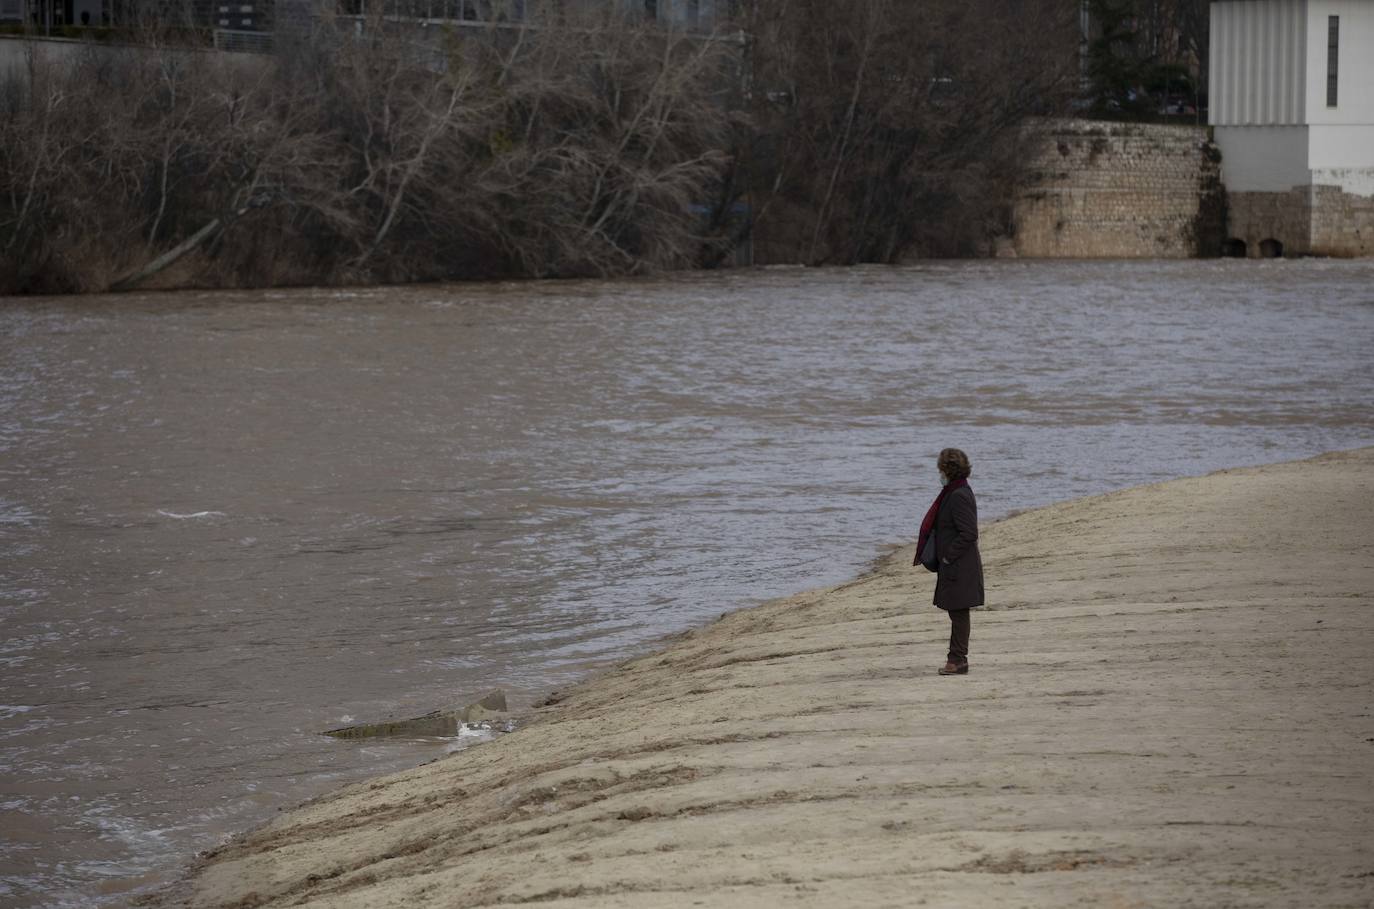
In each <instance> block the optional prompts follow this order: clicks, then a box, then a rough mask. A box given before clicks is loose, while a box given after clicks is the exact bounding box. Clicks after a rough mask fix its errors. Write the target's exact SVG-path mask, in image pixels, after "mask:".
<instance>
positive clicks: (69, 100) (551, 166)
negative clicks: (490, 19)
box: [0, 4, 738, 292]
mask: <svg viewBox="0 0 1374 909" xmlns="http://www.w3.org/2000/svg"><path fill="white" fill-rule="evenodd" d="M530 5H531V6H532V4H530ZM531 20H532V21H533V22H534V23H535V24H525V25H520V26H510V27H503V28H497V27H492V28H490V29H487V30H484V31H474V30H471V29H467V30H464V34H462V35H459V34H458V33H457V32H454V31H450V32H446V33H441V37H440V38H438V39H436V38H434V37H433V31H432V30H431V31H430V32H429V33H424V32H421V31H420V30H418V29H414V28H405V27H401V26H398V25H395V24H394V23H388V22H386V21H384V20H382V19H381V18H380V17H378V18H376V19H375V20H373V21H370V22H366V23H364V25H365V27H364V28H362V29H358V28H357V26H356V23H355V21H354V20H348V21H347V22H346V23H330V22H325V23H322V24H321V25H320V27H319V28H318V29H317V30H316V31H315V32H314V33H313V34H311V35H307V36H303V38H302V40H301V41H299V42H298V43H295V44H293V45H292V46H290V47H289V48H287V49H286V51H285V52H284V53H283V54H282V55H281V56H280V57H279V58H278V59H276V60H271V61H267V60H262V59H261V58H259V59H258V62H257V63H256V64H248V63H245V62H244V61H246V60H251V59H253V58H242V57H226V56H223V55H215V54H209V53H204V52H200V51H191V50H185V49H174V48H169V47H165V46H158V45H156V44H155V43H153V44H151V45H150V46H149V47H147V49H146V50H143V51H140V52H137V53H130V52H122V53H116V52H109V51H98V50H93V51H92V52H91V53H90V54H89V55H88V56H87V57H84V58H83V59H81V60H79V61H77V62H75V63H66V64H62V65H58V64H56V63H53V62H51V61H44V60H42V59H39V58H35V59H34V60H33V61H32V65H31V66H30V67H29V72H28V73H27V75H26V78H24V79H15V80H11V81H10V82H9V83H7V84H4V85H3V86H0V104H3V105H4V107H3V113H4V115H5V117H4V123H3V125H0V291H53V292H60V291H77V290H90V289H97V288H102V287H105V286H110V285H113V286H116V287H118V286H132V285H134V284H139V283H143V282H147V281H150V280H152V281H156V280H157V274H158V272H160V271H161V270H162V269H164V268H166V267H168V266H169V265H171V264H172V263H173V262H177V261H180V263H181V266H180V267H181V268H182V269H183V272H184V271H185V270H186V269H187V268H188V267H189V266H188V265H187V263H193V265H194V267H191V268H190V272H191V274H190V280H192V281H194V282H195V283H201V284H212V285H235V284H237V285H261V284H268V283H283V282H297V281H312V282H321V281H337V280H350V281H357V280H362V281H371V280H384V281H402V280H416V279H433V278H450V277H479V276H489V275H503V274H510V275H570V274H617V273H625V272H631V271H637V270H642V269H646V268H647V269H652V268H665V267H679V266H684V265H691V264H693V263H694V262H696V261H697V260H698V259H699V257H700V256H701V255H702V251H703V249H704V248H705V249H709V248H710V247H711V246H712V244H713V243H715V242H717V241H715V240H714V239H713V238H712V237H711V236H709V231H708V224H707V222H706V219H705V218H704V217H703V216H702V214H701V213H700V211H701V209H702V208H703V207H709V204H710V203H712V202H713V201H714V200H713V195H714V194H715V193H717V192H718V191H719V183H720V174H721V173H722V170H723V168H724V167H725V165H726V163H727V156H726V154H725V153H724V152H723V151H722V148H723V145H724V142H725V139H726V136H727V133H728V131H729V126H730V122H731V114H730V108H729V106H728V105H727V104H725V103H722V100H721V97H720V96H721V94H722V92H723V91H726V90H728V88H729V87H730V85H731V84H732V83H731V82H730V81H729V80H730V78H731V77H732V72H733V69H732V68H733V67H734V66H735V65H736V58H737V53H738V47H737V46H736V45H732V44H730V43H728V42H723V41H718V40H713V39H710V38H706V37H703V36H688V35H685V34H682V33H678V32H673V31H671V30H663V29H655V28H652V27H649V26H646V25H645V24H643V23H640V22H636V21H632V20H628V19H625V18H621V17H617V16H614V15H611V14H609V13H605V14H600V15H597V16H594V17H588V18H582V19H576V20H569V19H566V18H565V19H564V21H563V22H562V23H561V24H560V27H558V28H549V27H542V25H541V24H540V23H545V24H546V23H547V20H541V19H540V18H539V17H538V16H532V17H531ZM359 31H361V36H359ZM178 278H179V280H185V279H186V278H187V276H186V275H185V274H184V273H183V274H181V275H179V276H178Z"/></svg>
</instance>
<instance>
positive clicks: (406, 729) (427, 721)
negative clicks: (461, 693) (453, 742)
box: [323, 689, 507, 739]
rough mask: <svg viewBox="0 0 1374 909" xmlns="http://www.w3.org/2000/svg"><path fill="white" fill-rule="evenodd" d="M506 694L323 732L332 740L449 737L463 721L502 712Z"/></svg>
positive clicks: (469, 721) (494, 693) (493, 694)
mask: <svg viewBox="0 0 1374 909" xmlns="http://www.w3.org/2000/svg"><path fill="white" fill-rule="evenodd" d="M506 709H507V708H506V693H505V692H504V691H501V690H499V689H498V690H496V691H493V692H491V693H490V694H488V695H487V696H486V697H484V698H482V699H481V700H480V701H474V702H473V703H471V704H468V705H467V706H466V707H462V708H458V709H455V710H435V711H433V712H431V713H426V714H425V715H424V716H417V717H411V718H410V719H405V720H391V721H389V722H384V723H362V724H360V725H357V726H343V727H340V728H338V729H329V730H326V731H325V732H324V733H323V734H324V735H330V736H333V737H334V738H336V739H363V738H377V737H382V736H414V735H435V736H453V735H457V734H458V729H459V727H460V726H462V725H464V724H471V723H476V722H479V721H482V720H488V719H491V718H492V717H493V716H495V715H497V714H502V713H505V712H506Z"/></svg>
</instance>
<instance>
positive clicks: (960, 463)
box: [935, 448, 973, 481]
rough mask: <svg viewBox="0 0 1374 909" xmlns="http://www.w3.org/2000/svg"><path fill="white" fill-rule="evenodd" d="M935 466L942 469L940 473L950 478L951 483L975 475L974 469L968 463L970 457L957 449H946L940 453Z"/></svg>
mask: <svg viewBox="0 0 1374 909" xmlns="http://www.w3.org/2000/svg"><path fill="white" fill-rule="evenodd" d="M935 465H936V466H937V467H939V468H940V473H942V474H944V475H945V476H947V477H949V478H950V480H951V481H953V480H963V479H966V478H967V477H968V475H969V474H971V473H973V468H972V467H970V466H969V463H968V455H966V454H964V453H963V452H962V451H960V450H959V449H957V448H946V449H945V450H944V451H942V452H940V457H939V459H938V460H937V461H936V462H935Z"/></svg>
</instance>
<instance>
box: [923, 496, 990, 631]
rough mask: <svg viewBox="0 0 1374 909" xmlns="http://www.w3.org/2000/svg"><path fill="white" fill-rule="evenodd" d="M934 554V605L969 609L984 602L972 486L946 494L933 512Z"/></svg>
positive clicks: (981, 564)
mask: <svg viewBox="0 0 1374 909" xmlns="http://www.w3.org/2000/svg"><path fill="white" fill-rule="evenodd" d="M935 554H936V555H937V556H939V558H940V571H939V574H938V575H937V577H936V581H935V605H936V606H939V607H940V608H941V609H946V610H949V609H972V608H973V607H975V606H982V605H983V557H982V556H980V555H979V554H978V503H977V501H976V500H975V499H974V498H973V490H972V489H970V488H968V487H967V486H961V487H959V488H958V489H956V490H954V491H953V492H951V493H950V494H949V495H948V496H946V497H945V501H944V502H943V503H941V505H940V511H939V513H938V514H936V516H935Z"/></svg>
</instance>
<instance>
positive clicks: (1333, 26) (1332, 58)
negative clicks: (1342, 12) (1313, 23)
mask: <svg viewBox="0 0 1374 909" xmlns="http://www.w3.org/2000/svg"><path fill="white" fill-rule="evenodd" d="M1340 49H1341V17H1340V16H1327V17H1326V106H1327V107H1335V106H1336V71H1337V69H1338V67H1339V59H1340Z"/></svg>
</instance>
